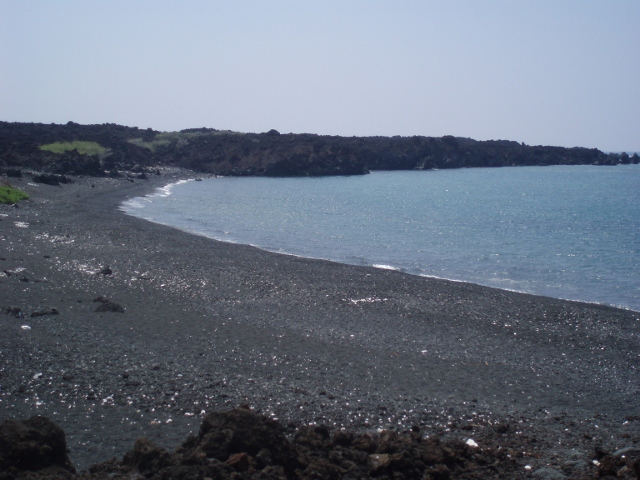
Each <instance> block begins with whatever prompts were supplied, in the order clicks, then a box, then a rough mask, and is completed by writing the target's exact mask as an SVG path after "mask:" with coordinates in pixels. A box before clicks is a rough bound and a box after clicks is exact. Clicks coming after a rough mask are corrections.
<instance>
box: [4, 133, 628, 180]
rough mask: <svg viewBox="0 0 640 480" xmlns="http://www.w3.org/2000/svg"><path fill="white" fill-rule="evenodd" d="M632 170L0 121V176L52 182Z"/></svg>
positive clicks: (513, 148) (482, 148) (337, 141)
mask: <svg viewBox="0 0 640 480" xmlns="http://www.w3.org/2000/svg"><path fill="white" fill-rule="evenodd" d="M629 163H634V164H637V163H640V157H639V156H638V155H637V153H634V154H633V155H632V156H629V155H627V154H626V153H604V152H602V151H600V150H598V149H595V148H592V149H589V148H582V147H574V148H565V147H551V146H528V145H525V144H524V143H518V142H515V141H507V140H487V141H477V140H472V139H470V138H461V137H453V136H444V137H423V136H413V137H400V136H394V137H379V136H378V137H339V136H325V135H316V134H308V133H302V134H293V133H289V134H280V133H279V132H278V131H276V130H270V131H268V132H265V133H239V132H232V131H228V130H216V129H212V128H191V129H186V130H181V131H179V132H159V131H155V130H152V129H150V128H147V129H141V128H137V127H126V126H121V125H116V124H102V125H80V124H77V123H74V122H69V123H67V124H65V125H57V124H41V123H11V122H0V170H1V171H3V172H4V173H13V174H17V173H18V172H19V171H20V170H21V169H29V170H37V171H40V172H46V173H51V174H58V175H65V174H68V175H89V176H113V177H117V176H122V175H123V174H125V173H127V172H129V174H130V173H131V172H133V173H134V174H137V175H145V172H148V168H150V167H154V166H175V167H182V168H188V169H191V170H194V171H197V172H202V173H209V174H215V175H230V176H320V175H362V174H366V173H368V172H370V171H372V170H429V169H448V168H469V167H504V166H543V165H617V164H629Z"/></svg>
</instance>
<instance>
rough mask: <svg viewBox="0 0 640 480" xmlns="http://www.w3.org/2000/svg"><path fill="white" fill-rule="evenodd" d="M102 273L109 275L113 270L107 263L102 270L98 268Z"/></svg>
mask: <svg viewBox="0 0 640 480" xmlns="http://www.w3.org/2000/svg"><path fill="white" fill-rule="evenodd" d="M98 273H101V274H102V275H111V274H112V273H113V270H111V267H109V265H107V266H106V267H104V268H103V269H102V270H100V272H98Z"/></svg>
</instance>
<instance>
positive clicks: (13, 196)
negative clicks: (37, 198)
mask: <svg viewBox="0 0 640 480" xmlns="http://www.w3.org/2000/svg"><path fill="white" fill-rule="evenodd" d="M27 198H29V195H27V194H26V193H24V192H23V191H22V190H18V189H17V188H13V187H12V186H10V185H0V203H6V204H9V205H13V204H14V203H18V201H20V200H26V199H27Z"/></svg>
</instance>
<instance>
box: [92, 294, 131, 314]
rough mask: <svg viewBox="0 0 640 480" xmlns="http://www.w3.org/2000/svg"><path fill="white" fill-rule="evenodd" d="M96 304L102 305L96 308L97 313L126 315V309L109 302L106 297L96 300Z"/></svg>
mask: <svg viewBox="0 0 640 480" xmlns="http://www.w3.org/2000/svg"><path fill="white" fill-rule="evenodd" d="M94 302H99V303H101V305H98V308H96V309H95V310H94V311H95V312H118V313H124V308H122V305H120V304H118V303H115V302H112V301H111V300H107V299H106V298H104V297H98V298H96V299H95V300H94Z"/></svg>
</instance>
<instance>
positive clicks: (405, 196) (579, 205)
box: [121, 165, 640, 310]
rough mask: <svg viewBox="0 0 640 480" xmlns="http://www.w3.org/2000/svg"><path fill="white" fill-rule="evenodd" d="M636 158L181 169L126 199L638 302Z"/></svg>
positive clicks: (187, 216) (410, 267)
mask: <svg viewBox="0 0 640 480" xmlns="http://www.w3.org/2000/svg"><path fill="white" fill-rule="evenodd" d="M638 185H640V166H638V165H624V166H622V165H621V166H616V167H603V166H571V167H570V166H560V167H517V168H496V169H464V170H440V171H420V172H416V171H399V172H374V173H372V174H370V175H365V176H353V177H321V178H260V177H251V178H211V179H204V180H203V181H201V182H194V181H186V182H178V183H176V184H172V185H169V186H166V187H164V188H161V189H158V190H157V191H156V192H155V193H154V194H152V195H148V196H146V197H138V198H134V199H130V200H128V201H126V202H124V203H123V205H122V207H121V208H122V210H124V211H125V212H126V213H128V214H131V215H134V216H137V217H141V218H145V219H147V220H151V221H153V222H157V223H161V224H166V225H171V226H174V227H177V228H180V229H183V230H186V231H189V232H193V233H197V234H200V235H204V236H208V237H211V238H215V239H218V240H222V241H226V242H235V243H243V244H250V245H254V246H257V247H260V248H262V249H265V250H269V251H274V252H279V253H287V254H293V255H299V256H303V257H310V258H322V259H328V260H334V261H338V262H342V263H348V264H355V265H373V266H378V267H381V268H392V269H397V270H401V271H404V272H407V273H410V274H414V275H424V276H433V277H439V278H446V279H450V280H459V281H466V282H473V283H477V284H481V285H486V286H491V287H497V288H502V289H507V290H515V291H521V292H526V293H533V294H538V295H546V296H551V297H555V298H563V299H570V300H580V301H586V302H593V303H602V304H607V305H614V306H619V307H623V308H629V309H632V310H640V275H638V272H640V208H639V207H638V206H639V205H640V189H639V188H638Z"/></svg>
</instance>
